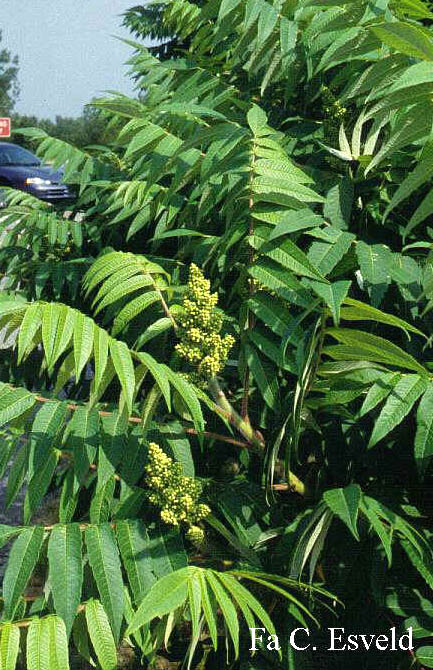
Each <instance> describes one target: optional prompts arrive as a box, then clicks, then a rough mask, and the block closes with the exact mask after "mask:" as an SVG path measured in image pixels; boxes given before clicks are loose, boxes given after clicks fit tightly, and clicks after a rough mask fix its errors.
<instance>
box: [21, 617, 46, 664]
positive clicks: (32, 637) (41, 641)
mask: <svg viewBox="0 0 433 670" xmlns="http://www.w3.org/2000/svg"><path fill="white" fill-rule="evenodd" d="M26 658H27V668H28V670H50V631H49V628H48V626H47V625H46V624H45V621H44V619H37V618H35V619H33V620H32V621H31V623H30V626H29V630H28V633H27V656H26Z"/></svg>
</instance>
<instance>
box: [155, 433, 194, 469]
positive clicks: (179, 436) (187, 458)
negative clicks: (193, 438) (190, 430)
mask: <svg viewBox="0 0 433 670" xmlns="http://www.w3.org/2000/svg"><path fill="white" fill-rule="evenodd" d="M160 430H161V437H162V438H163V439H164V440H165V441H166V442H167V445H168V447H169V449H170V451H171V452H172V454H173V456H174V458H175V460H176V461H178V462H179V463H182V468H183V473H184V474H185V475H187V476H188V477H194V474H195V468H194V459H193V456H192V453H191V446H190V444H189V440H188V437H187V434H186V432H185V429H184V427H183V426H182V424H181V423H180V422H179V421H176V420H174V421H170V422H168V423H164V424H163V425H161V428H160Z"/></svg>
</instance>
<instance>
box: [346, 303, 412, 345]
mask: <svg viewBox="0 0 433 670" xmlns="http://www.w3.org/2000/svg"><path fill="white" fill-rule="evenodd" d="M343 305H344V307H343V308H342V309H341V318H342V319H343V321H377V322H378V323H386V324H388V325H389V326H395V327H396V328H401V329H402V330H404V331H406V332H407V331H409V332H411V333H416V334H417V335H421V336H422V337H425V335H424V333H422V332H421V331H420V330H418V328H415V326H412V325H411V324H410V323H408V322H407V321H404V320H403V319H399V318H398V317H396V316H394V315H393V314H387V313H386V312H383V311H382V310H380V309H376V308H375V307H372V306H371V305H367V304H366V303H363V302H360V301H359V300H354V299H353V298H345V299H344V301H343Z"/></svg>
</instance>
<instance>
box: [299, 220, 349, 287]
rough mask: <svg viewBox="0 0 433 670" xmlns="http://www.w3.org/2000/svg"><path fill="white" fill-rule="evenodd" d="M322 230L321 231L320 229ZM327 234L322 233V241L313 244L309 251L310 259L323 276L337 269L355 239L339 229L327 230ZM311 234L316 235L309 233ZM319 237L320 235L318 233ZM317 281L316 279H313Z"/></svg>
mask: <svg viewBox="0 0 433 670" xmlns="http://www.w3.org/2000/svg"><path fill="white" fill-rule="evenodd" d="M320 230H321V229H320ZM325 231H326V233H323V231H321V233H320V237H321V238H323V240H324V241H323V242H322V241H318V242H313V243H312V245H311V247H310V249H309V251H308V259H309V261H310V262H311V263H312V264H313V265H314V267H316V268H317V270H318V271H319V272H320V273H321V275H322V276H326V275H328V274H329V273H330V272H332V270H333V269H334V268H335V266H336V265H337V263H339V262H340V261H341V260H342V258H343V257H344V256H345V255H346V253H347V252H348V251H349V249H350V246H351V244H352V242H353V240H354V239H355V236H354V235H352V233H346V232H344V231H341V230H339V229H338V228H334V227H333V228H331V227H329V228H327V229H325ZM309 232H310V234H313V233H314V230H313V231H309ZM316 236H317V237H319V234H317V233H316ZM312 279H315V277H312Z"/></svg>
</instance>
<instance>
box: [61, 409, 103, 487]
mask: <svg viewBox="0 0 433 670" xmlns="http://www.w3.org/2000/svg"><path fill="white" fill-rule="evenodd" d="M99 430H100V420H99V413H98V411H97V410H96V409H93V408H91V407H88V406H85V407H78V408H77V409H76V410H75V412H74V413H73V415H72V417H71V420H70V421H69V423H68V425H67V428H66V431H65V437H64V441H65V444H66V446H67V447H68V449H70V450H71V452H72V454H73V457H74V473H75V477H76V479H77V481H78V482H79V483H80V484H82V483H83V482H84V480H85V478H86V477H87V476H88V474H89V470H90V465H91V464H92V463H94V462H95V456H96V450H97V446H98V442H99Z"/></svg>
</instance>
